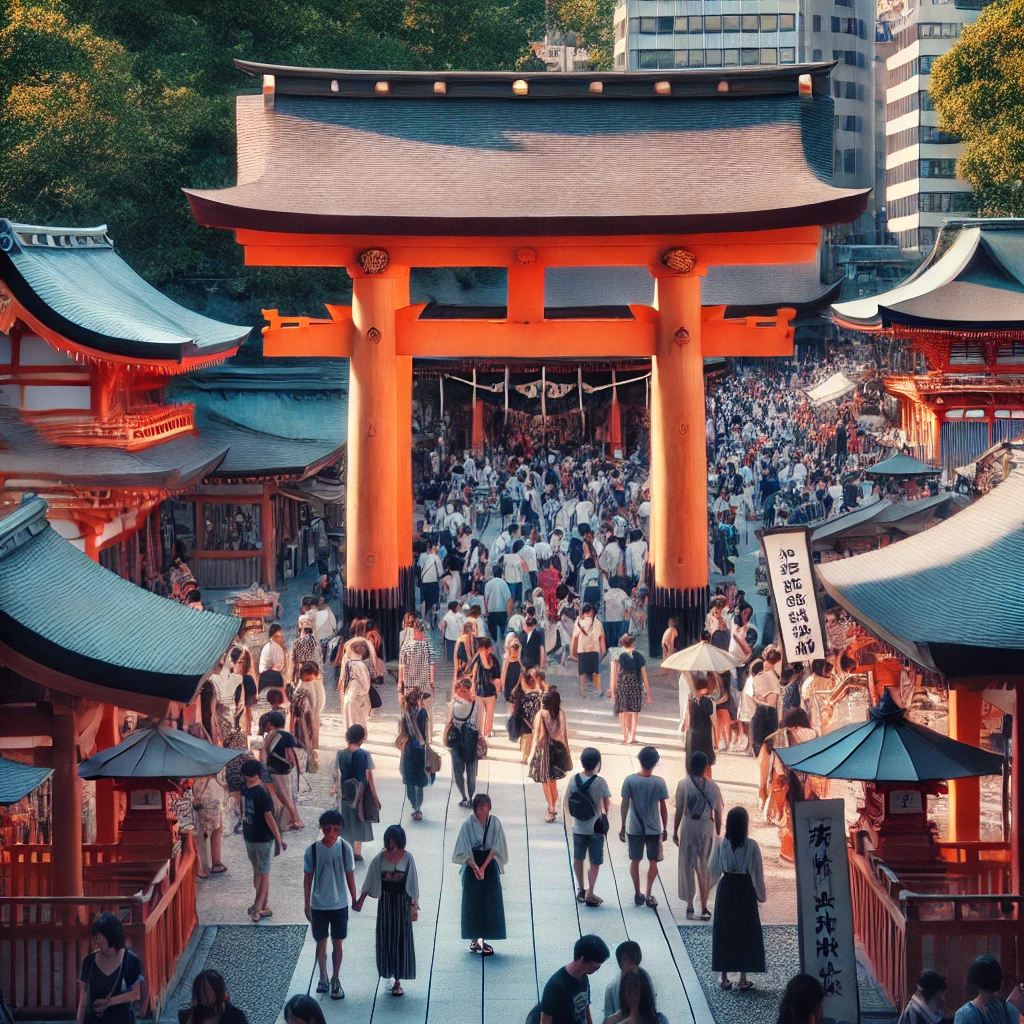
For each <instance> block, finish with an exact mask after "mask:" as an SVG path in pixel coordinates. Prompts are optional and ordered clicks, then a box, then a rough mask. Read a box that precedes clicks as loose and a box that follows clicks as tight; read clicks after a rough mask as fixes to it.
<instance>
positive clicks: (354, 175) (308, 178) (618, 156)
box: [185, 60, 868, 236]
mask: <svg viewBox="0 0 1024 1024" xmlns="http://www.w3.org/2000/svg"><path fill="white" fill-rule="evenodd" d="M235 65H236V67H238V68H239V70H240V71H242V72H244V73H245V74H247V75H250V76H252V77H254V78H256V79H258V80H260V81H262V82H264V83H266V87H267V88H268V89H272V92H270V93H269V94H268V96H267V97H266V99H265V98H264V96H263V95H258V94H257V95H253V94H249V95H242V96H239V97H238V99H237V102H236V120H237V126H238V132H237V138H238V183H237V184H236V185H234V186H232V187H229V188H223V189H186V190H185V193H186V195H187V196H188V200H189V202H190V203H191V205H192V212H193V214H194V215H195V218H196V220H197V221H198V222H199V223H200V224H202V225H204V226H207V227H219V228H229V229H239V228H242V229H244V228H251V229H255V230H259V231H276V232H289V233H294V232H309V233H329V234H359V235H365V234H375V235H395V234H398V235H421V236H422V235H426V236H436V235H445V236H451V235H460V236H475V235H486V236H496V235H503V236H510V235H545V236H552V235H637V234H647V233H659V232H679V231H683V232H723V231H742V232H747V231H757V230H765V229H777V228H787V227H803V226H810V225H819V224H837V223H846V222H848V221H851V220H854V219H856V218H857V217H858V216H859V215H860V214H861V213H862V212H863V210H864V207H865V204H866V201H867V191H868V190H866V189H843V188H836V187H835V186H834V185H833V184H832V163H833V144H832V143H833V132H834V120H833V118H834V111H833V102H832V98H831V86H830V80H829V75H830V73H831V70H832V64H831V63H828V64H809V65H793V66H786V67H751V68H735V67H733V68H715V69H713V70H712V69H708V70H703V69H702V70H693V71H691V70H663V71H650V72H643V71H641V72H624V71H613V72H607V73H601V72H579V73H568V74H561V75H551V74H544V73H539V72H538V73H530V72H486V71H485V72H481V71H461V72H458V71H430V72H415V71H405V72H394V71H350V70H336V69H329V68H297V67H282V66H278V65H274V64H262V63H258V62H254V61H241V60H236V61H235ZM808 80H809V82H810V84H811V94H810V95H806V94H804V95H801V89H802V85H801V81H803V82H807V81H808ZM656 83H662V85H661V87H659V88H658V90H657V91H656V87H655V86H656ZM767 154H770V158H766V156H767ZM325 168H330V169H331V171H330V173H325ZM385 168H386V175H387V187H381V175H382V173H384V172H383V169H385ZM566 183H571V186H570V191H571V195H572V201H571V202H568V203H567V202H566Z"/></svg>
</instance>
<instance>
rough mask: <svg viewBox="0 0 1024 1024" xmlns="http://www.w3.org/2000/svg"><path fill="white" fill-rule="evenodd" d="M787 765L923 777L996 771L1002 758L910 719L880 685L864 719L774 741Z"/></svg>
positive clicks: (834, 772)
mask: <svg viewBox="0 0 1024 1024" xmlns="http://www.w3.org/2000/svg"><path fill="white" fill-rule="evenodd" d="M775 753H776V754H777V755H778V756H779V758H780V759H781V760H782V763H783V764H784V765H785V766H786V767H787V768H792V769H793V770H794V771H798V772H806V773H807V774H808V775H820V776H821V777H823V778H826V779H857V780H860V781H863V782H927V781H930V780H934V779H969V778H973V777H975V776H977V775H998V774H999V773H1000V772H1001V771H1002V770H1003V759H1002V758H1001V757H1000V756H999V755H998V754H990V753H989V752H988V751H987V750H979V749H978V748H977V747H972V746H971V745H970V744H968V743H960V742H959V741H957V740H951V739H950V738H949V737H948V736H942V735H940V734H939V733H937V732H933V731H932V730H931V729H926V728H925V727H924V726H923V725H917V724H915V723H914V722H910V721H908V720H907V718H906V717H905V714H904V711H903V708H901V707H900V706H899V705H898V704H897V703H896V702H895V701H894V700H893V699H892V696H891V694H890V693H889V692H888V691H886V693H885V696H883V697H882V699H881V701H880V702H879V703H878V706H877V707H873V708H872V709H871V712H870V715H869V717H868V720H867V721H866V722H856V723H854V724H853V725H847V726H844V727H843V728H842V729H836V731H835V732H830V733H826V734H825V735H824V736H819V737H818V738H817V739H813V740H808V741H807V742H806V743H798V744H796V746H793V747H776V749H775Z"/></svg>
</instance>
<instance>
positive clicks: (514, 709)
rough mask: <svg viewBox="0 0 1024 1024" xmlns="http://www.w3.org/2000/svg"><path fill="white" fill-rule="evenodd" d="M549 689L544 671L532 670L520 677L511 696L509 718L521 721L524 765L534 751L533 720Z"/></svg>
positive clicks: (520, 744)
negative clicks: (545, 692) (513, 717)
mask: <svg viewBox="0 0 1024 1024" xmlns="http://www.w3.org/2000/svg"><path fill="white" fill-rule="evenodd" d="M547 688H548V685H547V683H546V682H545V678H544V672H543V670H541V669H539V668H531V669H530V671H529V672H527V673H525V674H524V675H521V676H520V678H519V682H518V683H516V685H515V687H514V688H513V689H512V693H511V695H510V696H509V708H508V713H509V716H510V717H511V716H515V717H516V718H518V719H519V728H520V736H519V753H520V755H521V757H522V760H523V764H527V763H528V762H529V760H530V752H531V751H532V750H533V720H534V719H535V718H536V717H537V712H538V711H540V702H541V698H542V697H543V696H544V691H545V690H547Z"/></svg>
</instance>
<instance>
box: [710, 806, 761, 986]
mask: <svg viewBox="0 0 1024 1024" xmlns="http://www.w3.org/2000/svg"><path fill="white" fill-rule="evenodd" d="M748 826H749V819H748V818H747V812H746V811H745V810H744V809H743V808H742V807H734V808H733V809H732V810H731V811H730V812H729V813H728V815H727V816H726V819H725V838H724V839H723V840H722V841H721V842H719V843H717V844H716V845H715V849H714V852H713V853H712V854H711V860H710V862H709V863H708V874H709V875H710V876H711V878H712V880H714V879H716V878H718V877H719V876H721V880H720V881H719V882H718V892H717V894H716V895H715V920H714V923H713V924H712V930H711V968H712V970H715V971H718V973H719V974H720V978H719V980H718V984H719V985H720V986H721V987H722V989H723V990H726V991H727V990H729V989H731V988H732V987H733V985H732V982H731V981H730V980H729V972H730V971H739V975H740V977H739V983H738V985H737V986H736V987H737V988H738V989H739V990H740V991H741V992H746V991H747V990H748V989H752V988H753V987H754V983H753V982H752V981H748V980H747V974H763V973H764V970H765V964H764V936H763V935H762V934H761V917H760V915H759V914H758V911H757V905H758V903H764V902H765V900H767V899H768V894H767V892H765V888H764V869H763V868H762V866H761V848H760V847H759V846H758V845H757V843H756V842H754V840H753V839H751V838H749V837H748V835H747V828H748Z"/></svg>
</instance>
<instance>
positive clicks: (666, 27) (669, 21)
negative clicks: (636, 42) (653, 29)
mask: <svg viewBox="0 0 1024 1024" xmlns="http://www.w3.org/2000/svg"><path fill="white" fill-rule="evenodd" d="M674 27H675V18H658V31H659V32H665V33H668V32H671V31H672V29H673V28H674Z"/></svg>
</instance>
